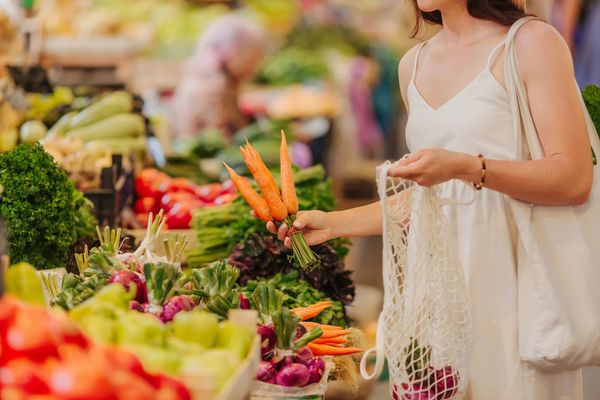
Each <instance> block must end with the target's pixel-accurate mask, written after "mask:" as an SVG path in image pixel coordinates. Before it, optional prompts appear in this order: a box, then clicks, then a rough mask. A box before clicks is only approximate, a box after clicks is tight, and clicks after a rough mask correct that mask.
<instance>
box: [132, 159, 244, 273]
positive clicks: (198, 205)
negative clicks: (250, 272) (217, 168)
mask: <svg viewBox="0 0 600 400" xmlns="http://www.w3.org/2000/svg"><path fill="white" fill-rule="evenodd" d="M135 190H136V193H137V196H138V199H137V200H136V202H135V204H134V206H133V210H134V211H135V213H136V214H137V216H138V220H139V221H140V222H142V223H145V222H146V221H147V220H148V215H149V214H150V213H154V214H156V213H158V212H159V211H160V210H161V209H162V210H164V212H165V213H166V226H167V227H168V228H169V229H188V228H189V227H190V221H191V219H192V213H193V211H194V210H199V209H203V208H207V207H213V206H219V205H223V204H228V203H230V202H231V201H233V199H235V198H236V197H237V195H236V194H235V189H234V187H233V186H232V185H231V183H230V182H225V183H223V184H221V183H209V184H206V185H200V186H199V185H196V184H195V183H193V182H192V181H191V180H189V179H186V178H171V177H169V176H168V175H167V174H165V173H162V172H160V171H158V170H156V169H152V168H149V169H145V170H143V171H142V172H141V173H140V174H139V175H138V176H137V177H136V178H135ZM211 261H212V260H211Z"/></svg>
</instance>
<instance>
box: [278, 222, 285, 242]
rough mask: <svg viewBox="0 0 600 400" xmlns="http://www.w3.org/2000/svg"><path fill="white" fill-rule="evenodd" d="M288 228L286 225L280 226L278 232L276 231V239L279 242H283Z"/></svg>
mask: <svg viewBox="0 0 600 400" xmlns="http://www.w3.org/2000/svg"><path fill="white" fill-rule="evenodd" d="M287 230H288V227H287V225H286V224H281V226H280V227H279V230H278V231H277V238H278V239H279V240H284V239H285V238H286V236H287Z"/></svg>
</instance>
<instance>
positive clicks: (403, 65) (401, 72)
mask: <svg viewBox="0 0 600 400" xmlns="http://www.w3.org/2000/svg"><path fill="white" fill-rule="evenodd" d="M420 46H421V43H419V44H417V45H415V46H413V47H411V48H410V50H408V51H407V52H406V53H404V55H403V56H402V58H401V59H400V62H399V63H398V79H399V81H400V89H401V90H402V92H404V91H405V90H406V87H407V86H408V83H409V82H410V79H411V77H412V74H413V69H414V67H415V59H416V57H417V52H418V49H419V47H420Z"/></svg>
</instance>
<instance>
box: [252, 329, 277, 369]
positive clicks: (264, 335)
mask: <svg viewBox="0 0 600 400" xmlns="http://www.w3.org/2000/svg"><path fill="white" fill-rule="evenodd" d="M256 332H257V333H258V334H259V335H260V354H261V356H262V359H263V360H265V361H268V360H271V359H272V358H273V356H274V355H275V342H276V341H277V337H276V336H275V329H274V328H273V326H272V325H260V326H259V327H258V329H257V330H256Z"/></svg>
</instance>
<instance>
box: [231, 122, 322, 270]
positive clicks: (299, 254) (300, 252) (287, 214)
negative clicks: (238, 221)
mask: <svg viewBox="0 0 600 400" xmlns="http://www.w3.org/2000/svg"><path fill="white" fill-rule="evenodd" d="M240 151H241V152H242V156H243V158H244V162H245V163H246V166H247V167H248V171H250V174H252V177H253V178H254V180H255V181H256V184H257V185H258V187H259V189H260V192H261V194H262V196H261V194H258V192H257V191H256V190H254V188H253V187H252V185H250V183H249V182H248V181H247V180H246V179H244V178H242V177H241V176H239V175H238V174H237V173H236V172H235V171H234V170H233V169H232V168H231V167H229V165H227V164H226V163H224V164H225V168H226V169H227V172H229V176H230V177H231V181H232V182H233V184H234V185H235V187H236V188H237V190H238V192H239V193H240V194H241V195H242V197H243V198H244V200H246V202H247V203H248V204H249V205H250V207H252V209H253V210H254V212H255V214H256V216H257V217H258V218H260V219H261V220H263V221H265V222H268V221H274V222H276V223H279V224H281V223H285V224H287V226H288V227H290V228H291V227H293V223H294V220H295V219H296V214H297V213H298V198H297V196H296V187H295V186H294V175H293V172H292V163H291V160H290V155H289V152H288V146H287V141H286V139H285V133H284V132H283V130H282V131H281V147H280V152H279V159H280V170H281V192H280V191H279V187H278V186H277V183H276V182H275V179H274V178H273V175H272V174H271V171H269V169H268V168H267V166H266V165H265V163H264V162H263V160H262V159H261V157H260V154H258V152H257V151H256V149H254V147H252V146H251V145H250V143H249V142H248V140H247V139H246V146H244V147H242V146H240ZM289 237H290V240H291V243H292V250H293V253H294V259H295V260H296V263H297V264H298V265H299V266H300V267H301V268H303V269H314V268H317V267H319V266H320V265H321V263H320V259H319V257H318V256H317V255H316V254H315V253H313V251H312V250H311V249H310V247H309V246H308V243H307V242H306V239H305V238H304V235H303V234H302V232H301V231H298V230H294V229H290V230H289Z"/></svg>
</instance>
